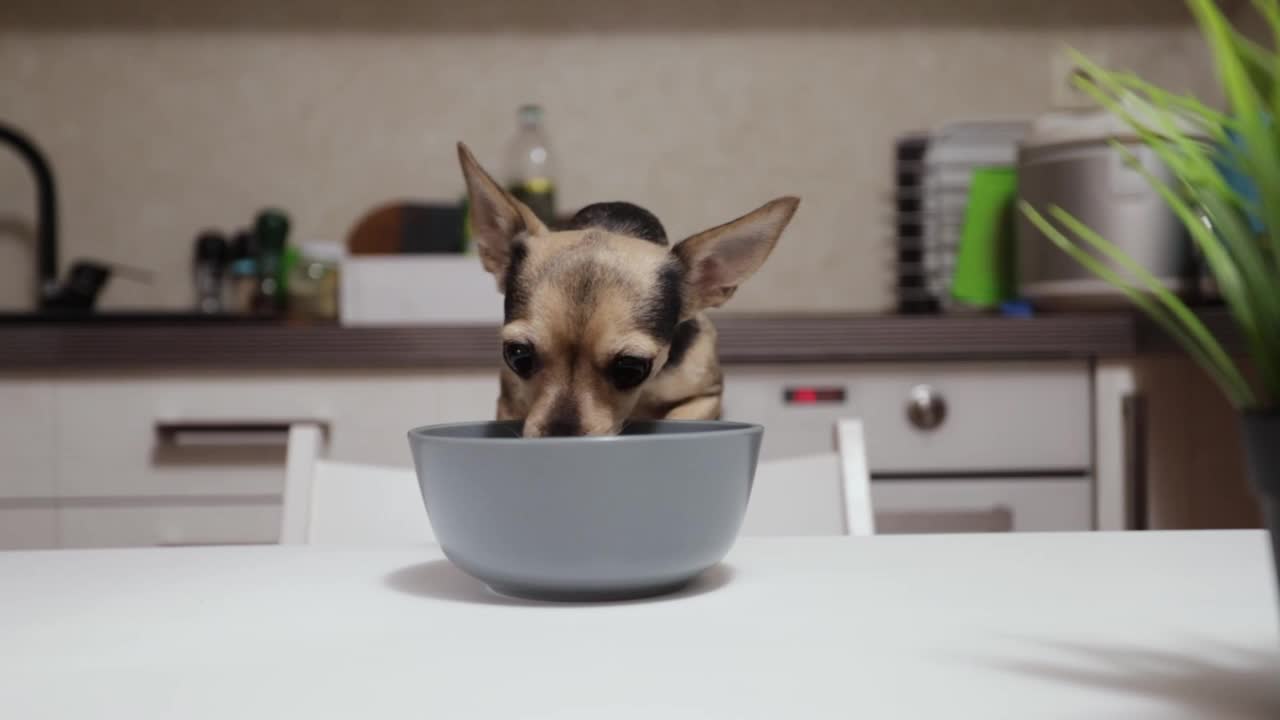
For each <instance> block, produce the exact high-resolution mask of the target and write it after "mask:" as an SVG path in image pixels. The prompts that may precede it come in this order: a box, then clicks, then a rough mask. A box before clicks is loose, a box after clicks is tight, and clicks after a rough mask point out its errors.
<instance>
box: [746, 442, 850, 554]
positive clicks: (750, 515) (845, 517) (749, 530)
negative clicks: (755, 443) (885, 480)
mask: <svg viewBox="0 0 1280 720" xmlns="http://www.w3.org/2000/svg"><path fill="white" fill-rule="evenodd" d="M835 446H836V452H830V453H819V454H815V455H805V456H801V457H795V458H785V459H781V460H771V461H767V462H761V463H760V464H759V466H758V467H757V468H756V476H755V481H754V484H753V485H752V488H751V502H750V503H749V504H748V506H747V517H746V520H745V521H744V522H743V528H742V534H743V535H871V534H873V533H874V532H875V522H874V520H873V516H872V512H871V478H870V474H869V472H868V471H867V461H866V452H865V446H864V443H863V435H862V422H861V421H860V420H854V419H849V420H841V421H839V422H838V423H836V437H835Z"/></svg>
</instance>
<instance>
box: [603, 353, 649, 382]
mask: <svg viewBox="0 0 1280 720" xmlns="http://www.w3.org/2000/svg"><path fill="white" fill-rule="evenodd" d="M651 362H652V361H651V360H649V359H648V358H640V357H635V356H633V355H619V356H618V357H616V358H614V360H613V364H612V365H610V366H609V377H610V378H611V379H612V380H613V386H614V387H616V388H618V389H619V390H630V389H631V388H634V387H636V386H637V385H639V384H640V383H642V382H644V381H645V378H647V377H649V366H650V364H651Z"/></svg>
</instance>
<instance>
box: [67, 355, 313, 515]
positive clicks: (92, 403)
mask: <svg viewBox="0 0 1280 720" xmlns="http://www.w3.org/2000/svg"><path fill="white" fill-rule="evenodd" d="M309 390H311V388H308V387H306V386H305V385H304V384H302V383H300V382H298V381H296V380H292V379H289V378H218V377H210V378H198V379H194V378H183V379H169V378H159V379H139V378H132V377H113V378H104V379H97V378H95V379H88V380H86V379H70V380H66V381H63V382H61V383H59V384H58V386H57V388H56V403H57V412H58V416H59V418H60V433H59V457H58V489H59V495H60V496H61V497H65V498H76V497H90V498H112V497H116V498H119V497H172V496H200V495H212V496H224V497H225V496H234V495H254V494H270V493H277V494H278V493H279V492H281V490H282V488H283V485H284V455H285V445H284V443H283V440H284V435H283V434H281V433H279V432H274V431H271V430H270V428H265V426H260V427H259V430H260V431H259V430H254V429H252V428H250V429H248V430H247V431H245V432H241V433H238V434H232V435H224V436H223V437H222V438H221V439H220V440H219V441H218V442H217V443H215V444H213V445H204V444H199V443H193V444H187V439H186V438H185V437H184V438H178V437H177V436H169V435H166V434H165V433H162V432H161V429H162V426H164V425H165V424H166V423H174V422H176V423H183V422H214V423H218V422H222V423H232V424H234V423H245V424H252V423H264V422H267V421H271V420H273V419H274V420H287V419H323V418H325V417H327V413H328V412H329V409H330V401H329V400H327V399H326V398H322V397H319V396H318V395H317V393H315V392H310V391H309ZM264 441H265V444H264Z"/></svg>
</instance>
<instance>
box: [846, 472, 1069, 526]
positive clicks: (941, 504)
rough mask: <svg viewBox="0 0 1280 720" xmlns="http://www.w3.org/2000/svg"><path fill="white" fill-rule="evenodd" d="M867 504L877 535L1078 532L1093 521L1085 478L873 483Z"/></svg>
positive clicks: (935, 479) (1016, 478)
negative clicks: (874, 518) (872, 511)
mask: <svg viewBox="0 0 1280 720" xmlns="http://www.w3.org/2000/svg"><path fill="white" fill-rule="evenodd" d="M871 504H872V507H874V508H875V516H876V532H879V533H921V532H945V533H956V532H1049V531H1078V530H1088V529H1089V528H1090V527H1092V523H1093V493H1092V488H1091V487H1090V481H1089V479H1088V478H1085V477H1068V478H1060V477H1014V478H971V477H961V478H932V479H927V480H919V479H913V480H878V481H875V482H872V483H871Z"/></svg>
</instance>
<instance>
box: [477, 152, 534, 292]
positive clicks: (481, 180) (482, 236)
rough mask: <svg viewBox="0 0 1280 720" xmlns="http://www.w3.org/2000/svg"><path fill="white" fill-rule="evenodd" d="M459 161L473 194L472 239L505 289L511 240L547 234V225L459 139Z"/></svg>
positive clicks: (482, 262)
mask: <svg viewBox="0 0 1280 720" xmlns="http://www.w3.org/2000/svg"><path fill="white" fill-rule="evenodd" d="M458 163H459V164H460V165H461V166H462V177H463V178H464V179H465V180H466V181H467V195H468V196H469V198H470V203H469V205H470V207H471V211H470V212H471V239H472V241H474V242H475V244H476V250H477V253H478V254H479V255H480V263H481V264H482V265H484V269H485V270H488V271H489V272H490V273H492V274H493V275H494V277H496V278H497V279H498V289H499V290H503V289H505V288H506V276H507V266H508V265H509V264H510V262H511V246H512V244H513V243H515V242H516V241H517V240H520V239H522V238H525V237H530V236H533V235H542V234H545V233H546V232H547V226H546V225H543V224H542V221H541V220H539V219H538V216H537V215H535V214H534V213H533V211H532V210H530V209H529V207H528V206H527V205H525V204H524V203H522V202H520V201H519V200H517V199H515V198H514V197H512V196H511V194H510V193H508V192H507V191H506V190H503V189H502V186H501V185H499V184H498V183H496V182H494V181H493V178H491V177H489V173H487V172H485V171H484V168H482V167H480V163H478V162H476V158H475V156H474V155H472V154H471V151H470V150H469V149H467V146H466V145H464V144H462V143H458Z"/></svg>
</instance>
